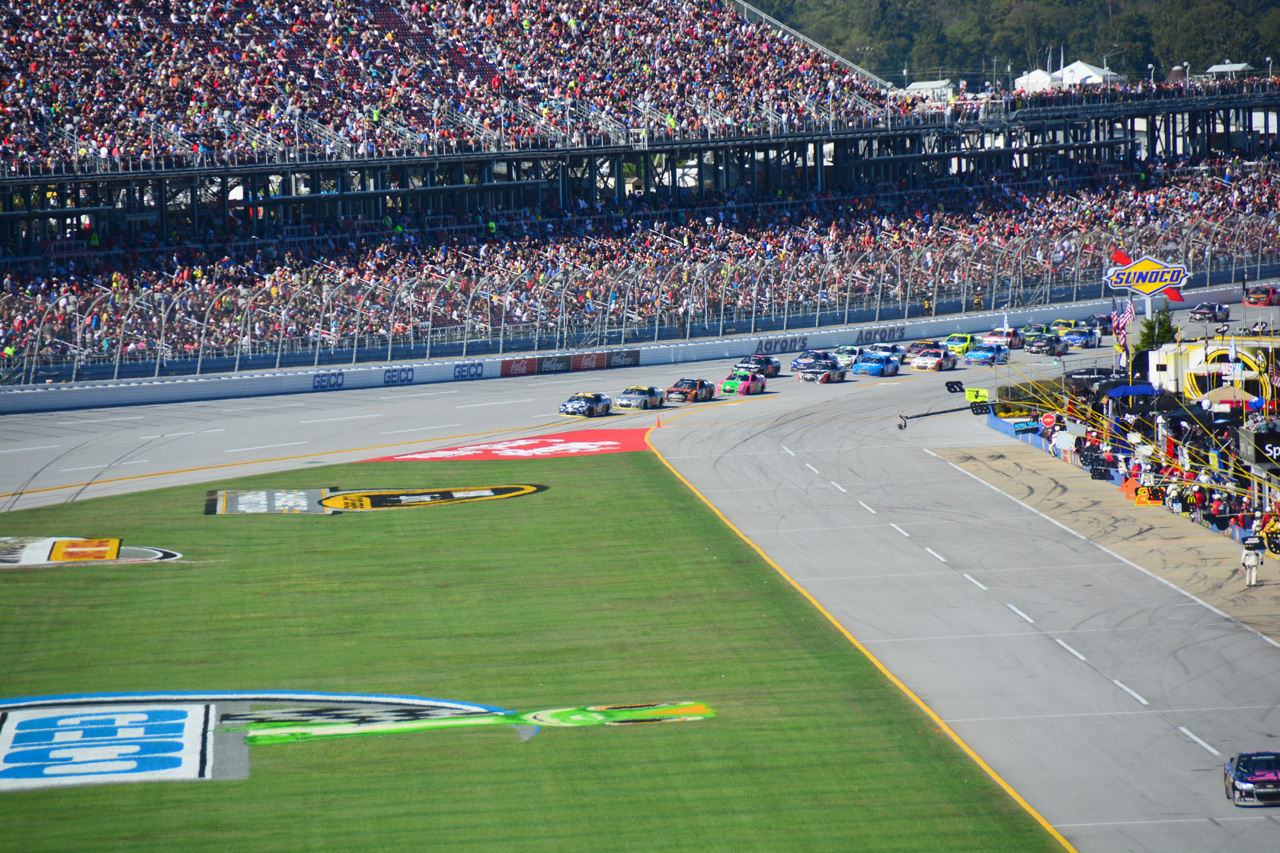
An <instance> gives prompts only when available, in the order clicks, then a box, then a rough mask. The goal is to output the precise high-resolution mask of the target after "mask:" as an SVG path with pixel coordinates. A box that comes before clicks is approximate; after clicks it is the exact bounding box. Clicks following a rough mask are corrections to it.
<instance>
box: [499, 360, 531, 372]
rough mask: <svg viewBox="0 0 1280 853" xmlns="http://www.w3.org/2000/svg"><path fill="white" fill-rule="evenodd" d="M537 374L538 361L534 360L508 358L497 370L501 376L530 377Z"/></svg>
mask: <svg viewBox="0 0 1280 853" xmlns="http://www.w3.org/2000/svg"><path fill="white" fill-rule="evenodd" d="M537 372H538V360H537V359H536V358H508V359H504V360H503V362H502V367H500V368H499V369H498V373H499V375H501V376H530V375H532V374H534V373H537Z"/></svg>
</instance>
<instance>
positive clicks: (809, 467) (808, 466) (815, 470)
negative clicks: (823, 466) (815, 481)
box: [804, 462, 818, 474]
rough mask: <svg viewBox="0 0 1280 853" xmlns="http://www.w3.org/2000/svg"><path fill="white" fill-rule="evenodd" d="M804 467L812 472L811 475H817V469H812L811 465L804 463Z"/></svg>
mask: <svg viewBox="0 0 1280 853" xmlns="http://www.w3.org/2000/svg"><path fill="white" fill-rule="evenodd" d="M804 467H806V468H808V469H809V470H810V471H812V472H813V473H815V474H817V473H818V469H817V468H814V467H813V466H812V465H810V464H809V463H808V462H806V463H804Z"/></svg>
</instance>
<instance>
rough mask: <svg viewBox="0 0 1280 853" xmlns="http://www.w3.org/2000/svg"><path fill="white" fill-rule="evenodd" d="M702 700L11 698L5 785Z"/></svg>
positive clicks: (597, 717)
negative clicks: (520, 706) (522, 707)
mask: <svg viewBox="0 0 1280 853" xmlns="http://www.w3.org/2000/svg"><path fill="white" fill-rule="evenodd" d="M714 716H715V712H714V711H713V710H712V709H711V708H709V707H707V706H706V705H703V704H701V703H698V702H663V703H645V704H637V705H595V706H587V707H576V708H556V709H551V710H546V711H527V712H519V711H508V710H505V709H502V708H496V707H493V706H490V705H479V704H476V703H473V702H454V701H449V700H442V699H425V698H421V697H417V696H381V695H368V694H360V693H313V692H303V691H258V692H241V691H232V692H228V691H220V692H207V693H194V692H181V691H180V692H166V693H101V694H74V695H68V696H36V697H30V698H25V699H7V700H0V792H4V791H21V790H29V789H33V788H50V787H59V786H68V785H92V784H103V783H110V782H163V781H192V780H200V779H214V780H219V779H221V780H226V779H245V778H248V774H249V751H248V747H249V746H255V745H260V744H278V743H293V742H296V741H305V740H321V739H328V738H337V737H357V736H362V735H379V734H406V733H412V732H421V731H427V730H430V729H443V728H462V727H474V726H511V727H513V728H514V729H515V730H516V731H517V732H518V733H519V734H520V739H521V741H525V740H528V739H529V738H531V737H533V736H534V735H535V734H537V733H538V731H539V729H540V728H541V727H542V726H550V727H555V728H562V727H575V726H621V725H635V724H640V723H681V722H693V721H697V720H705V719H708V718H710V717H714Z"/></svg>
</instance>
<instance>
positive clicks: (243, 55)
mask: <svg viewBox="0 0 1280 853" xmlns="http://www.w3.org/2000/svg"><path fill="white" fill-rule="evenodd" d="M1273 84H1274V81H1261V82H1260V81H1256V80H1253V81H1240V82H1237V81H1216V82H1215V81H1190V82H1189V81H1179V82H1175V83H1160V84H1155V83H1151V82H1150V81H1145V82H1140V83H1136V84H1132V85H1123V86H1113V87H1108V88H1105V89H1099V88H1097V87H1091V88H1089V89H1087V90H1078V91H1077V90H1072V91H1057V92H1046V93H1038V94H1036V95H1032V96H1029V95H1027V94H1026V93H1022V92H1011V93H1002V92H993V93H975V94H971V95H965V96H963V97H961V98H960V100H959V101H958V102H956V103H953V104H951V105H949V106H947V107H944V108H943V109H945V110H949V111H951V112H953V113H954V114H955V115H956V116H957V117H978V116H980V115H981V114H982V110H983V108H984V107H983V105H984V104H985V103H986V102H987V101H988V100H990V99H993V98H994V99H995V100H997V101H1007V104H1006V105H1007V106H1010V107H1014V108H1016V107H1020V106H1043V105H1048V104H1052V103H1055V102H1060V101H1062V100H1064V99H1072V98H1077V97H1080V96H1081V95H1082V94H1083V93H1085V92H1086V91H1087V94H1088V97H1091V98H1104V99H1133V98H1147V97H1167V96H1170V95H1176V94H1183V93H1187V92H1201V93H1214V92H1232V91H1241V90H1244V89H1247V88H1249V87H1256V86H1259V85H1273ZM0 109H2V110H3V120H4V127H3V134H0V164H2V165H4V166H5V167H7V168H9V169H11V170H18V171H23V170H26V171H30V170H31V169H52V168H60V167H67V166H73V167H75V168H102V169H112V168H124V167H126V166H128V167H130V168H133V167H138V166H144V167H145V166H149V165H161V166H164V165H169V164H178V163H181V164H187V163H196V164H201V163H214V162H226V161H230V160H239V159H244V158H249V157H256V156H259V155H262V154H264V153H265V152H268V151H280V150H291V151H293V152H294V156H297V154H298V152H299V150H305V151H306V152H307V154H308V156H320V157H361V156H376V155H380V154H387V153H394V152H405V151H411V152H423V151H435V152H441V151H445V152H448V151H452V150H464V151H467V150H475V149H477V148H481V147H484V148H495V147H506V148H510V147H521V146H546V145H558V146H567V145H581V144H587V143H589V142H590V141H591V140H592V139H595V140H604V139H614V140H615V141H616V140H617V138H618V135H619V134H624V135H625V134H629V133H630V132H632V131H635V130H643V131H646V132H649V133H674V134H681V135H688V134H693V135H707V134H715V135H743V134H746V135H749V134H752V133H755V132H759V131H760V130H762V129H768V130H775V131H776V130H784V131H785V130H788V129H795V128H799V127H805V126H815V125H816V126H829V124H830V123H831V122H835V121H849V120H857V119H859V118H866V117H868V116H871V117H876V120H881V119H884V118H885V117H890V116H903V115H916V114H920V113H926V112H927V113H931V114H932V113H936V112H937V111H938V110H939V105H938V104H937V103H935V102H932V101H928V100H925V99H922V98H919V97H916V96H911V95H907V94H905V93H899V92H895V93H893V94H889V93H888V92H887V91H886V90H884V89H882V88H879V87H878V85H877V84H875V82H874V81H871V82H869V80H868V78H866V77H864V76H863V75H861V74H860V73H859V72H857V71H856V70H855V69H854V68H853V67H851V66H849V65H847V64H845V63H842V62H841V61H839V60H837V59H834V58H832V57H831V56H830V55H829V54H826V53H824V52H822V51H820V50H819V49H817V48H815V47H813V46H811V45H810V44H808V43H806V42H803V41H801V40H799V39H797V38H795V37H793V36H791V35H789V34H786V33H780V32H778V31H776V30H774V29H772V28H771V27H770V26H768V25H767V24H764V23H760V22H751V21H748V20H747V19H746V18H744V17H742V16H741V15H740V14H738V13H737V12H736V11H735V10H734V9H733V7H732V6H731V5H729V4H726V3H724V2H721V0H648V2H637V0H612V2H601V0H583V1H582V2H576V3H571V2H567V0H560V2H556V0H368V1H367V2H359V3H350V2H342V0H212V2H210V0H203V2H196V0H188V2H182V0H115V2H106V0H84V2H77V3H73V4H62V5H58V6H51V5H50V4H48V3H45V2H40V0H11V2H10V3H8V4H6V8H5V9H4V11H3V14H0Z"/></svg>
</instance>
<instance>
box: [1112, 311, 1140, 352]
mask: <svg viewBox="0 0 1280 853" xmlns="http://www.w3.org/2000/svg"><path fill="white" fill-rule="evenodd" d="M1134 316H1135V314H1134V310H1133V300H1132V299H1127V300H1125V303H1124V310H1123V311H1121V312H1120V316H1119V318H1117V321H1116V322H1115V323H1113V324H1112V328H1111V334H1112V335H1114V336H1115V339H1116V345H1117V346H1119V347H1120V349H1122V350H1125V351H1126V352H1127V351H1128V350H1129V324H1130V323H1132V322H1133V318H1134Z"/></svg>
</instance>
